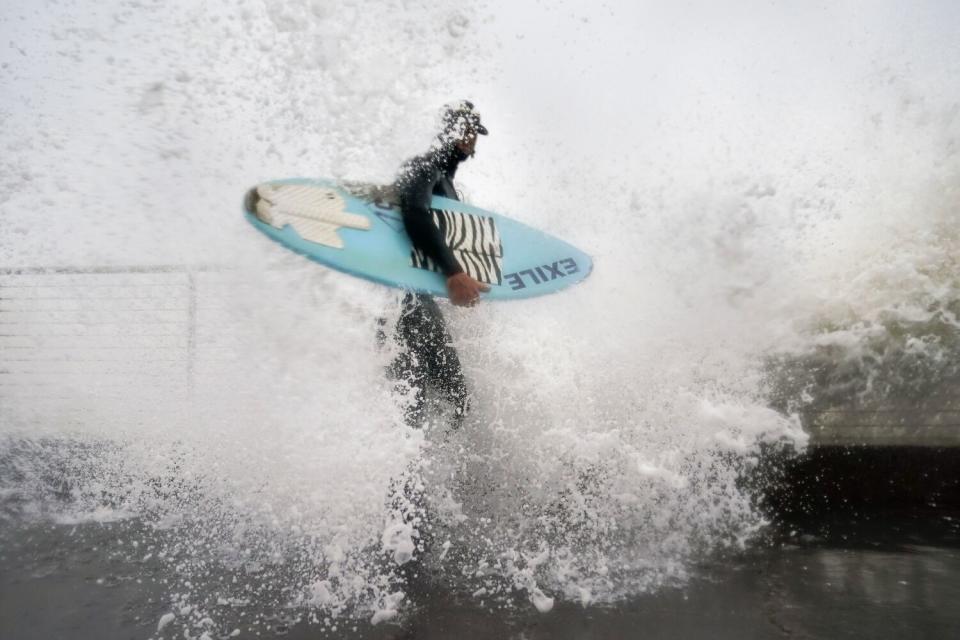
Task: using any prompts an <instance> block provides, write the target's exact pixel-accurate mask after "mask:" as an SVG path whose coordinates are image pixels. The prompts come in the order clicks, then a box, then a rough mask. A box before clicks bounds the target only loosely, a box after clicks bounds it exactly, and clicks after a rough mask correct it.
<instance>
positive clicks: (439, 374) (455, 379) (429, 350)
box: [420, 296, 470, 428]
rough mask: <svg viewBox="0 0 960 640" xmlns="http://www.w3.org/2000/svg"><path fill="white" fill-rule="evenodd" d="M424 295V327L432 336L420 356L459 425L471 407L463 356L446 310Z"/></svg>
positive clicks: (422, 307)
mask: <svg viewBox="0 0 960 640" xmlns="http://www.w3.org/2000/svg"><path fill="white" fill-rule="evenodd" d="M421 298H422V299H421V300H420V309H421V311H422V315H423V319H422V326H423V327H425V330H424V333H425V334H426V335H427V336H429V338H428V339H427V340H423V341H421V345H422V346H423V347H425V348H424V349H423V351H422V352H421V353H420V355H421V357H422V358H423V360H424V363H425V365H426V375H427V376H428V378H429V380H430V382H431V384H433V385H434V387H436V388H437V389H438V390H440V391H442V392H443V394H444V395H445V396H446V398H447V400H448V401H449V402H450V403H451V404H452V405H453V407H454V412H455V416H456V417H455V423H454V425H453V426H454V428H456V427H459V426H460V423H461V421H462V420H463V418H464V416H465V415H466V413H467V411H468V410H469V408H470V397H469V394H468V392H467V382H466V380H465V379H464V377H463V369H462V367H461V366H460V357H459V356H458V355H457V350H456V349H454V348H453V339H452V338H451V337H450V333H449V332H448V331H447V323H446V321H445V320H444V317H443V312H442V311H440V307H439V306H438V305H437V302H436V300H434V299H433V298H432V297H430V296H421Z"/></svg>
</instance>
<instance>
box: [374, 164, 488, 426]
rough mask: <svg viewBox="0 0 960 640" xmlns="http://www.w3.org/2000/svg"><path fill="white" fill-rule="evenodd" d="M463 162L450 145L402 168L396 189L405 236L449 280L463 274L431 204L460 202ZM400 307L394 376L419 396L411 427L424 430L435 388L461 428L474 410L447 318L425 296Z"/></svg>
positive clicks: (414, 295)
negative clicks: (456, 181) (457, 178)
mask: <svg viewBox="0 0 960 640" xmlns="http://www.w3.org/2000/svg"><path fill="white" fill-rule="evenodd" d="M465 159H466V156H465V155H463V154H462V153H461V152H460V151H459V150H457V149H456V148H455V147H453V146H452V145H445V146H440V147H438V148H436V149H433V150H431V151H430V152H429V153H426V154H424V155H422V156H417V157H415V158H412V159H411V160H408V161H407V162H406V163H404V165H403V166H402V167H401V169H400V173H399V175H398V177H397V181H396V182H395V184H394V186H395V188H396V191H397V196H398V198H399V202H400V210H401V213H402V215H403V224H404V227H405V228H406V230H407V235H409V236H410V240H411V242H412V243H413V245H414V246H415V247H416V248H418V249H420V250H421V251H423V252H424V253H425V254H426V255H427V256H429V257H430V258H431V259H432V260H433V262H434V263H435V264H436V265H438V266H439V267H440V270H441V271H442V272H443V275H444V276H445V277H450V276H452V275H454V274H456V273H460V272H461V271H463V268H462V267H461V266H460V265H459V264H458V263H457V260H456V258H454V256H453V253H452V252H451V251H450V248H449V247H447V245H446V243H445V242H444V238H443V234H442V232H441V230H440V229H438V228H437V225H436V224H435V223H434V220H433V215H432V214H431V212H430V198H431V197H432V196H434V195H438V196H444V197H447V198H452V199H454V200H459V199H460V198H459V195H458V194H457V191H456V189H455V188H454V186H453V177H454V175H455V174H456V172H457V166H458V165H459V164H460V162H461V161H463V160H465ZM402 305H403V308H402V310H401V313H400V318H399V319H398V320H397V327H396V340H397V342H398V343H399V345H400V347H401V352H400V354H399V355H398V356H397V357H396V359H395V360H394V361H393V364H392V365H391V371H392V373H393V375H394V376H395V377H397V378H398V379H401V380H403V381H404V382H406V383H407V384H408V385H410V387H411V389H412V390H413V393H414V394H415V395H414V401H413V402H412V403H411V405H410V406H409V408H408V410H407V416H406V417H407V423H408V424H410V425H411V426H417V427H419V426H421V425H422V424H423V419H424V416H425V413H426V409H427V395H426V391H427V387H428V386H432V387H433V389H435V390H436V391H438V392H439V393H440V394H441V396H442V397H443V398H445V399H446V400H447V401H448V402H450V403H451V404H452V405H453V408H454V416H455V417H454V425H453V426H454V427H457V426H459V425H460V422H461V421H462V420H463V417H464V415H466V412H467V410H468V409H469V408H470V407H469V405H470V399H469V395H468V392H467V385H466V382H465V381H464V378H463V371H462V370H461V368H460V358H459V357H458V356H457V352H456V350H455V349H454V348H453V345H452V344H451V343H452V340H451V338H450V334H449V333H448V332H447V325H446V322H445V321H444V319H443V313H442V312H441V311H440V307H438V306H437V303H436V301H435V300H434V299H433V297H432V296H429V295H426V294H420V293H407V294H406V295H404V297H403V303H402Z"/></svg>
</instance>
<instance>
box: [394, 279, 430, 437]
mask: <svg viewBox="0 0 960 640" xmlns="http://www.w3.org/2000/svg"><path fill="white" fill-rule="evenodd" d="M417 298H418V296H415V295H414V294H412V293H406V294H404V296H403V300H402V301H401V303H400V305H401V308H400V317H399V318H398V319H397V327H396V331H395V334H394V336H395V337H394V339H395V340H396V341H397V344H398V345H399V347H400V353H399V354H397V357H396V358H394V360H393V363H392V364H391V365H390V373H391V374H392V376H393V377H394V378H395V379H397V380H401V381H402V382H403V384H404V385H406V386H407V387H409V390H407V389H398V390H400V391H408V392H409V393H412V394H413V399H412V401H411V403H410V404H409V405H407V410H406V415H405V421H406V423H407V424H408V425H410V426H411V427H421V426H423V419H424V413H425V411H424V409H425V407H426V385H427V381H428V375H427V367H426V365H425V363H424V357H423V349H422V348H421V343H422V341H423V333H424V326H423V324H424V323H423V318H422V309H421V308H420V304H419V302H418V300H417ZM398 386H399V385H398Z"/></svg>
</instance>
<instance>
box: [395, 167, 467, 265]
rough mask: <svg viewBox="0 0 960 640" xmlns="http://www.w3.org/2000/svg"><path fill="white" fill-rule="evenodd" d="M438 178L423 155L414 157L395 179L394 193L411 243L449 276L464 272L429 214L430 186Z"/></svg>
mask: <svg viewBox="0 0 960 640" xmlns="http://www.w3.org/2000/svg"><path fill="white" fill-rule="evenodd" d="M437 180H438V176H437V171H436V169H435V168H434V167H433V165H432V164H431V163H430V162H429V161H427V160H425V159H424V158H422V157H421V158H415V159H413V160H412V161H410V162H408V163H407V164H406V165H405V166H404V167H403V169H402V170H401V172H400V176H399V179H398V180H397V195H398V196H399V199H400V211H401V214H402V216H403V227H404V228H405V229H406V230H407V235H408V236H410V242H412V243H413V246H414V247H416V248H417V249H420V250H421V251H423V252H424V253H425V254H426V255H427V257H429V258H430V259H431V260H433V262H434V264H436V265H437V266H438V267H440V270H441V271H443V274H444V275H445V276H447V277H448V278H449V277H450V276H452V275H454V274H457V273H460V272H462V271H463V268H462V267H461V266H460V264H459V263H458V262H457V259H456V258H454V257H453V252H452V251H450V247H448V246H447V243H446V241H445V239H444V237H443V233H441V231H440V229H439V228H437V224H436V223H435V222H434V220H433V214H431V213H430V200H431V198H432V197H433V188H434V187H435V186H436V184H437Z"/></svg>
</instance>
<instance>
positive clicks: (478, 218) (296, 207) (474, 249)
mask: <svg viewBox="0 0 960 640" xmlns="http://www.w3.org/2000/svg"><path fill="white" fill-rule="evenodd" d="M430 204H431V207H432V209H433V216H434V221H435V222H436V223H437V225H438V227H439V228H440V230H441V232H442V233H443V234H444V237H445V239H446V241H447V246H448V247H450V249H451V250H452V251H453V253H454V256H455V257H456V258H457V261H458V262H459V263H460V265H461V266H462V267H463V268H464V270H465V271H467V272H468V273H469V274H470V275H472V276H473V277H474V278H476V279H477V280H480V281H482V282H486V283H488V284H489V285H490V292H489V293H487V294H483V298H484V299H493V300H508V299H517V298H530V297H533V296H540V295H544V294H547V293H553V292H555V291H559V290H560V289H563V288H565V287H569V286H571V285H573V284H576V283H578V282H580V281H581V280H583V279H584V278H586V277H587V276H588V275H589V274H590V271H591V269H592V268H593V261H592V260H591V259H590V256H588V255H587V254H586V253H584V252H583V251H580V250H579V249H577V248H576V247H574V246H572V245H570V244H568V243H566V242H564V241H563V240H560V239H558V238H555V237H553V236H551V235H549V234H547V233H544V232H543V231H538V230H537V229H534V228H532V227H528V226H527V225H525V224H523V223H520V222H517V221H516V220H513V219H511V218H508V217H506V216H503V215H500V214H498V213H494V212H492V211H485V210H484V209H479V208H477V207H473V206H470V205H468V204H465V203H463V202H458V201H456V200H450V199H448V198H441V197H438V196H434V198H433V200H432V201H431V203H430ZM244 209H245V214H246V216H247V219H248V220H249V221H250V222H251V224H253V226H255V227H256V228H257V229H259V230H260V231H262V232H263V233H264V234H266V235H267V236H269V237H270V238H272V239H273V240H275V241H277V242H279V243H280V244H282V245H283V246H285V247H286V248H288V249H291V250H293V251H295V252H297V253H300V254H303V255H304V256H306V257H308V258H310V259H311V260H315V261H317V262H319V263H321V264H324V265H326V266H328V267H332V268H334V269H337V270H339V271H343V272H346V273H349V274H352V275H355V276H359V277H361V278H366V279H368V280H373V281H375V282H380V283H383V284H386V285H390V286H393V287H399V288H402V289H408V290H413V291H418V292H421V293H429V294H433V295H436V296H446V295H447V290H446V281H445V278H444V277H443V275H442V274H440V273H439V272H438V271H437V270H436V269H435V265H433V263H432V261H431V260H430V259H429V258H427V257H426V256H424V255H423V254H422V253H421V252H419V251H417V250H415V249H414V247H413V246H412V245H411V243H410V239H409V238H408V237H407V233H406V231H405V230H404V227H403V219H402V218H401V217H400V210H399V207H398V206H397V204H396V199H395V197H394V195H393V193H392V191H391V189H390V188H389V187H373V186H369V185H357V184H343V183H338V182H335V181H333V180H326V179H312V178H293V179H288V180H275V181H271V182H266V183H263V184H261V185H258V186H257V187H255V188H253V189H251V190H250V191H249V192H248V193H247V197H246V199H245V202H244Z"/></svg>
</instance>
